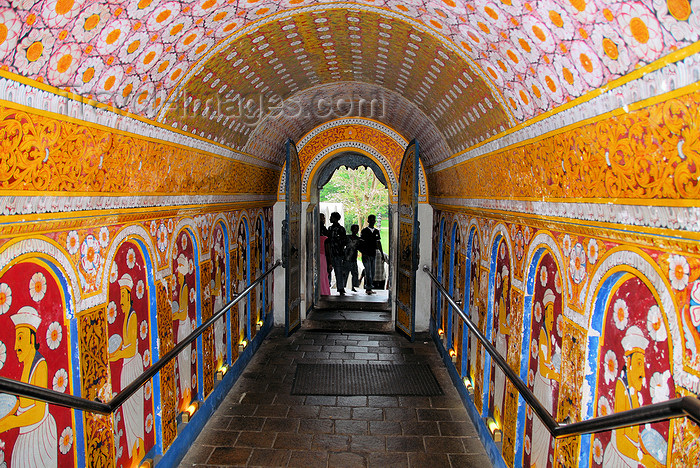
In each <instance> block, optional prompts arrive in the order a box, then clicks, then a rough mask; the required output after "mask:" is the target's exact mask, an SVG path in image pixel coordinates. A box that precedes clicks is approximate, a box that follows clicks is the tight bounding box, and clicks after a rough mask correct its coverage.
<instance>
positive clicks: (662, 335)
mask: <svg viewBox="0 0 700 468" xmlns="http://www.w3.org/2000/svg"><path fill="white" fill-rule="evenodd" d="M647 330H648V331H649V335H650V336H651V339H653V340H654V341H665V340H666V338H667V337H668V335H667V333H666V324H665V323H664V318H663V314H662V313H661V309H660V308H659V306H658V305H653V306H651V307H650V308H649V313H648V314H647Z"/></svg>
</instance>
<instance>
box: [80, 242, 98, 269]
mask: <svg viewBox="0 0 700 468" xmlns="http://www.w3.org/2000/svg"><path fill="white" fill-rule="evenodd" d="M100 265H102V257H101V256H100V244H99V242H98V241H97V239H96V238H95V236H93V235H92V234H88V235H87V236H86V237H85V240H83V243H82V244H81V245H80V266H81V267H82V268H83V270H85V273H87V274H88V275H95V274H97V270H98V269H99V268H100Z"/></svg>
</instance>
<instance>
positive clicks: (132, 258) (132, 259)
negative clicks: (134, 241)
mask: <svg viewBox="0 0 700 468" xmlns="http://www.w3.org/2000/svg"><path fill="white" fill-rule="evenodd" d="M135 265H136V252H134V249H129V251H128V252H127V253H126V266H128V267H129V268H134V266H135Z"/></svg>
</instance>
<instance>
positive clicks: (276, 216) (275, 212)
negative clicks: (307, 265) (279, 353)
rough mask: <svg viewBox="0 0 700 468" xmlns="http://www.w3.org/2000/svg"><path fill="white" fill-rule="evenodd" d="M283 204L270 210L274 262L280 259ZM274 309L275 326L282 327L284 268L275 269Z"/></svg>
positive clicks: (283, 214) (279, 203) (278, 203)
mask: <svg viewBox="0 0 700 468" xmlns="http://www.w3.org/2000/svg"><path fill="white" fill-rule="evenodd" d="M284 207H285V204H284V202H280V201H278V202H277V203H275V206H274V207H273V209H272V231H273V233H274V234H273V240H274V242H275V260H277V259H280V260H281V259H282V221H284V217H285V210H284ZM273 275H275V291H274V297H273V301H274V309H275V325H278V326H284V268H277V269H275V271H274V273H273Z"/></svg>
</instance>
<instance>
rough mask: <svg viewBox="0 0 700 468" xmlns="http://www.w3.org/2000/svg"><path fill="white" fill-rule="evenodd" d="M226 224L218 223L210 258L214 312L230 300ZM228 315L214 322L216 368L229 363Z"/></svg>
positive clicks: (215, 228)
mask: <svg viewBox="0 0 700 468" xmlns="http://www.w3.org/2000/svg"><path fill="white" fill-rule="evenodd" d="M224 229H225V228H224V226H223V224H222V223H221V222H218V223H216V225H215V226H214V230H213V235H212V248H211V252H210V253H209V258H210V259H211V263H212V274H211V276H212V280H211V285H210V290H211V296H212V297H213V298H214V301H213V302H214V313H217V312H219V311H220V310H221V309H223V308H224V306H225V305H226V303H227V302H228V297H229V295H228V287H227V285H228V278H227V269H226V261H227V259H228V242H227V237H225V236H224ZM226 330H227V326H226V315H224V316H223V317H221V318H220V319H219V320H217V321H216V322H215V323H214V353H215V357H216V365H215V366H214V368H215V369H219V368H221V366H223V365H225V364H227V362H228V359H227V356H228V345H227V343H228V337H227V336H226V335H227V331H226Z"/></svg>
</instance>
